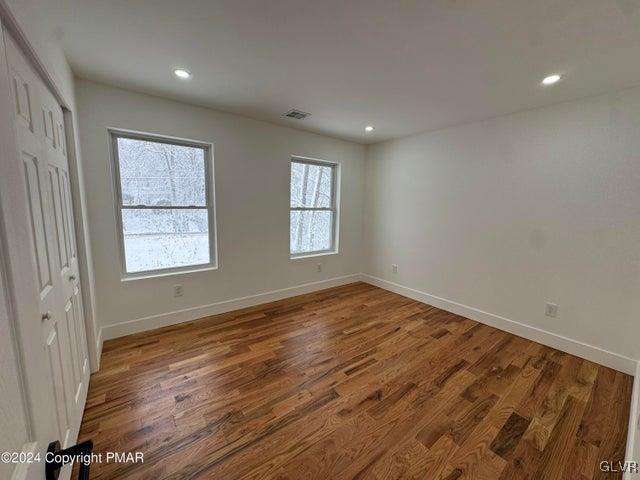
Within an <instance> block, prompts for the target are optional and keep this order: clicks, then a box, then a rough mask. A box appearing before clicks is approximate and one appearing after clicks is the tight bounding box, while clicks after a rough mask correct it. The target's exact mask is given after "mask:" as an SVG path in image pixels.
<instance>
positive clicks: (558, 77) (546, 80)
mask: <svg viewBox="0 0 640 480" xmlns="http://www.w3.org/2000/svg"><path fill="white" fill-rule="evenodd" d="M560 80H562V75H559V74H557V73H556V74H554V75H549V76H548V77H544V79H543V80H542V85H545V86H549V85H553V84H554V83H558V82H559V81H560Z"/></svg>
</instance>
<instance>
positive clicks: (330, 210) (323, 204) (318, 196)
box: [289, 157, 338, 257]
mask: <svg viewBox="0 0 640 480" xmlns="http://www.w3.org/2000/svg"><path fill="white" fill-rule="evenodd" d="M337 168H338V167H337V165H336V164H334V163H328V162H320V161H316V160H307V159H302V158H298V157H294V158H293V159H292V160H291V203H290V224H289V233H290V235H289V238H290V242H289V243H290V249H289V250H290V253H291V256H292V257H300V256H305V255H311V254H321V253H332V252H335V251H336V222H337V205H336V182H337Z"/></svg>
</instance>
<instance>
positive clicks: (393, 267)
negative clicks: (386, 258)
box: [391, 263, 398, 273]
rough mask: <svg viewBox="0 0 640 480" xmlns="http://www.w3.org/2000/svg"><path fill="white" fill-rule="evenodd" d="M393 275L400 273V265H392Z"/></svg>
mask: <svg viewBox="0 0 640 480" xmlns="http://www.w3.org/2000/svg"><path fill="white" fill-rule="evenodd" d="M391 273H398V265H396V264H395V263H394V264H392V265H391Z"/></svg>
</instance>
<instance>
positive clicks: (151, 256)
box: [113, 133, 213, 274]
mask: <svg viewBox="0 0 640 480" xmlns="http://www.w3.org/2000/svg"><path fill="white" fill-rule="evenodd" d="M113 139H114V150H115V153H116V159H115V163H116V167H117V168H116V170H117V172H118V179H117V182H118V191H119V213H120V224H121V228H122V244H123V249H124V267H125V273H127V274H132V273H133V274H135V273H140V272H149V271H157V270H166V269H179V268H185V267H193V266H203V265H211V264H212V263H213V258H212V255H213V248H212V238H211V234H210V233H211V232H210V230H211V228H210V225H209V223H210V219H211V218H212V215H211V209H212V205H211V200H210V194H209V193H208V192H209V191H210V189H209V185H208V182H209V175H208V172H209V166H208V162H210V157H209V151H208V148H206V147H202V146H196V145H187V144H181V143H171V142H170V141H168V140H167V141H164V140H162V139H155V138H144V137H138V136H128V135H126V134H122V135H121V134H119V133H114V134H113Z"/></svg>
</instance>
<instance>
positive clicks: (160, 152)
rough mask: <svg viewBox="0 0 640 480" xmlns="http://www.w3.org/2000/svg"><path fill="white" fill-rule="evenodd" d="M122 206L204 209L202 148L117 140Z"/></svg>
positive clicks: (205, 201)
mask: <svg viewBox="0 0 640 480" xmlns="http://www.w3.org/2000/svg"><path fill="white" fill-rule="evenodd" d="M117 142H118V160H119V168H120V188H121V190H122V204H123V205H146V206H175V205H178V206H190V205H194V206H199V207H200V206H205V205H206V204H207V200H206V190H205V163H204V162H205V155H204V149H202V148H197V147H186V146H183V145H171V144H168V143H160V142H152V141H148V140H137V139H131V138H121V137H119V138H118V139H117Z"/></svg>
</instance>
